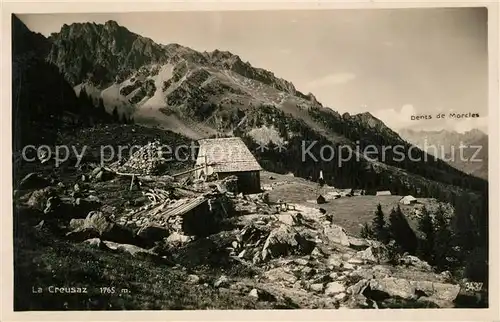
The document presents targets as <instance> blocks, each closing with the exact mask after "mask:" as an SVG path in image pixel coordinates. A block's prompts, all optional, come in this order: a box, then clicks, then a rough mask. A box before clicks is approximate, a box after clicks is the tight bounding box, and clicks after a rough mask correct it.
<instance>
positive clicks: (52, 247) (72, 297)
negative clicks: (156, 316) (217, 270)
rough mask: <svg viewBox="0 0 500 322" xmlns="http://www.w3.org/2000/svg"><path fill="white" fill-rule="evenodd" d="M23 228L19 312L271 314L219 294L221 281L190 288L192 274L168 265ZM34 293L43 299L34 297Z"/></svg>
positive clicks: (210, 279) (210, 280) (210, 278)
mask: <svg viewBox="0 0 500 322" xmlns="http://www.w3.org/2000/svg"><path fill="white" fill-rule="evenodd" d="M19 228H20V230H22V233H16V235H17V236H18V237H17V238H16V239H15V244H14V247H15V249H16V250H17V251H16V252H15V259H14V260H15V285H16V287H15V292H14V293H15V294H14V306H15V310H64V309H68V310H75V309H83V310H86V309H92V310H100V309H107V310H122V309H128V310H146V309H148V310H175V309H236V308H238V309H243V308H244V309H255V308H260V309H266V308H272V307H271V306H270V305H271V304H269V303H265V302H259V303H257V302H256V301H254V300H252V299H250V298H248V297H245V296H238V294H235V292H231V290H226V291H219V290H218V289H215V288H214V287H212V283H213V281H214V280H215V279H216V278H217V276H206V277H205V281H206V282H207V284H206V285H204V284H198V285H191V284H189V283H187V282H186V279H187V275H188V274H189V273H190V272H188V271H186V270H183V269H180V268H177V267H172V266H171V265H169V264H168V262H166V261H159V260H154V259H150V258H134V257H132V255H129V254H121V253H113V252H110V251H104V250H100V249H96V248H92V247H91V246H88V245H83V244H71V243H69V242H66V241H62V240H58V239H57V237H55V236H52V235H50V234H49V233H48V232H43V231H42V232H38V231H35V230H34V229H33V228H32V227H29V226H27V225H26V226H21V227H19ZM202 283H203V281H202ZM49 286H58V287H87V291H88V294H64V295H63V294H50V293H49V292H48V287H49ZM32 287H35V289H37V288H38V287H41V288H42V289H44V293H42V294H36V293H33V292H32ZM100 287H115V290H116V293H115V294H102V293H101V290H100ZM122 289H126V290H127V292H125V291H121V290H122Z"/></svg>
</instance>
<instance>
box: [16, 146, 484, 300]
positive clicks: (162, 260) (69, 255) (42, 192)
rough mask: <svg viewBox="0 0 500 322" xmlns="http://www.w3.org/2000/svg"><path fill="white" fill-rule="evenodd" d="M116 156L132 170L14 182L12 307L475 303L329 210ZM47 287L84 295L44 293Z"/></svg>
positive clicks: (96, 169)
mask: <svg viewBox="0 0 500 322" xmlns="http://www.w3.org/2000/svg"><path fill="white" fill-rule="evenodd" d="M152 146H153V145H151V144H149V145H147V146H146V147H145V148H144V149H148V148H151V147H152ZM139 159H141V160H139ZM125 164H126V165H130V166H132V167H128V168H127V169H128V171H132V170H134V169H135V170H137V171H136V172H135V173H134V172H130V173H124V172H121V171H123V169H124V168H123V166H121V165H120V164H118V163H116V162H115V163H114V164H111V165H109V166H107V167H100V166H98V165H95V164H94V165H92V164H87V165H83V166H82V167H80V169H79V170H78V171H77V174H75V173H72V176H71V180H68V179H65V180H62V179H61V178H58V177H54V176H52V177H51V178H47V177H46V176H45V175H44V174H43V173H37V172H33V173H30V174H28V175H26V176H25V177H24V178H23V179H22V180H20V181H19V182H18V183H17V185H16V190H15V191H14V210H15V211H14V236H15V241H14V247H15V293H16V294H15V306H16V309H17V310H29V309H42V310H43V309H46V310H47V309H242V308H245V309H269V308H274V309H276V308H396V307H404V308H416V307H418V308H429V307H430V308H433V307H434V308H435V307H460V306H464V305H467V306H474V305H477V303H479V302H480V301H481V300H482V299H481V297H480V294H479V293H474V292H470V290H466V289H465V288H464V287H463V284H462V283H461V282H458V281H456V280H455V279H454V278H453V277H452V276H451V275H450V274H449V273H448V272H437V271H435V270H434V269H433V268H432V267H430V266H429V265H428V264H427V263H425V262H423V261H421V260H419V259H418V258H416V257H414V256H410V255H402V256H395V255H394V254H391V251H390V249H387V248H386V247H385V246H383V245H381V244H380V243H378V242H376V241H372V240H367V239H362V238H359V237H357V236H355V235H356V234H355V233H351V232H348V231H346V230H345V229H344V228H342V227H341V226H339V225H338V224H337V223H336V222H335V220H334V218H335V216H332V214H333V212H334V211H333V210H331V209H325V208H322V207H319V205H313V204H310V203H309V204H308V203H307V202H305V203H300V202H290V201H287V200H279V201H278V200H273V197H270V195H271V193H272V191H273V189H274V188H273V189H268V191H266V192H263V193H260V194H254V195H245V196H244V195H241V194H238V192H237V191H236V190H235V185H234V183H235V182H234V178H226V179H225V180H224V181H211V182H201V181H195V182H192V181H191V180H189V179H187V178H185V179H181V178H177V179H174V177H171V176H166V175H163V176H159V175H151V173H155V171H154V168H155V167H156V166H162V164H161V163H159V162H157V160H152V161H151V160H147V159H145V158H144V151H142V150H141V151H139V152H137V153H136V154H134V155H132V156H131V158H130V159H129V160H127V161H126V163H125ZM141 169H143V170H145V171H143V172H142V173H141V171H140V170H141ZM264 177H265V176H264ZM264 180H271V181H274V182H280V181H281V182H283V181H284V178H283V177H277V178H276V177H275V178H272V179H269V178H267V179H264ZM274 186H280V184H274ZM362 197H364V196H358V197H356V198H362ZM292 201H293V200H292ZM203 205H208V206H207V207H208V208H206V209H205V208H202V206H203ZM200 207H201V210H200V211H198V212H196V211H195V212H194V213H192V212H189V211H187V210H186V209H188V208H192V209H198V208H200ZM182 209H184V212H183V211H182ZM54 285H55V286H61V287H62V286H65V287H81V288H87V293H81V292H80V293H79V292H78V291H75V293H71V294H51V293H47V292H48V291H47V290H48V289H49V286H54ZM38 288H41V289H42V290H44V292H42V293H37V292H34V290H35V289H36V290H38Z"/></svg>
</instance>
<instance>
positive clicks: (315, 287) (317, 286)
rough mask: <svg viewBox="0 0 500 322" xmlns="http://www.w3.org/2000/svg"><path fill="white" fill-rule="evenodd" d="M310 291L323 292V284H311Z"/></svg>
mask: <svg viewBox="0 0 500 322" xmlns="http://www.w3.org/2000/svg"><path fill="white" fill-rule="evenodd" d="M309 289H310V290H311V291H313V292H323V283H315V284H311V286H310V287H309Z"/></svg>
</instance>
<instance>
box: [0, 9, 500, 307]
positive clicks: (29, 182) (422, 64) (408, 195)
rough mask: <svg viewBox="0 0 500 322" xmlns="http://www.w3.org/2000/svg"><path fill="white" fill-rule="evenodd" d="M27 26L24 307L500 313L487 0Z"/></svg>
mask: <svg viewBox="0 0 500 322" xmlns="http://www.w3.org/2000/svg"><path fill="white" fill-rule="evenodd" d="M10 18H11V21H10V24H11V42H10V47H11V60H12V61H11V65H12V75H11V93H12V95H11V106H12V107H11V117H12V118H11V124H12V130H11V132H12V142H11V143H10V142H9V144H11V146H12V174H11V175H12V178H11V183H12V203H11V205H10V207H12V209H13V210H12V216H13V217H12V220H13V241H12V242H13V261H14V263H13V290H12V292H13V293H12V297H13V308H12V309H13V310H14V312H27V311H103V310H109V311H117V310H130V311H148V310H284V309H286V310H304V309H308V310H336V309H339V310H340V309H347V310H356V309H375V310H381V309H418V310H419V311H420V310H426V309H453V308H462V309H463V308H466V309H486V308H490V307H491V305H495V306H497V305H498V304H494V303H492V302H491V298H490V296H489V295H490V292H489V290H491V289H496V288H497V287H498V286H497V285H490V281H489V276H490V274H489V273H491V269H492V268H491V267H490V266H491V265H490V262H491V259H490V258H489V211H491V210H490V205H489V181H490V180H492V175H491V171H490V170H491V169H489V167H488V159H489V158H488V157H489V151H488V146H489V145H488V142H489V136H490V135H491V134H490V132H489V126H488V123H489V120H488V117H489V116H491V114H489V113H490V111H491V110H490V109H489V67H490V66H489V60H488V59H489V55H488V23H489V19H488V8H486V7H459V8H458V7H457V8H451V7H450V8H380V9H363V8H360V9H324V10H312V9H307V10H306V9H303V10H302V9H301V10H230V11H220V10H219V11H217V10H204V11H154V12H153V11H151V12H103V13H96V12H88V13H85V12H74V13H63V12H56V13H13V14H12V15H11V16H10ZM6 46H8V44H6ZM490 124H491V123H490ZM496 144H497V145H498V142H497V143H496ZM495 149H498V147H496V148H495ZM496 156H497V154H495V157H496ZM497 161H498V160H497ZM496 164H497V165H498V163H496ZM497 179H498V178H496V180H497ZM497 246H498V245H497Z"/></svg>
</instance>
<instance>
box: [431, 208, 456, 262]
mask: <svg viewBox="0 0 500 322" xmlns="http://www.w3.org/2000/svg"><path fill="white" fill-rule="evenodd" d="M434 218H435V227H436V236H435V243H434V256H435V259H436V260H435V264H436V266H437V267H438V268H439V269H441V270H445V269H449V268H450V264H451V263H450V261H449V257H450V255H451V252H452V233H451V230H450V228H449V223H448V220H447V219H446V217H445V211H444V209H443V207H442V206H441V205H440V206H439V208H438V209H437V211H436V213H435V217H434Z"/></svg>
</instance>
